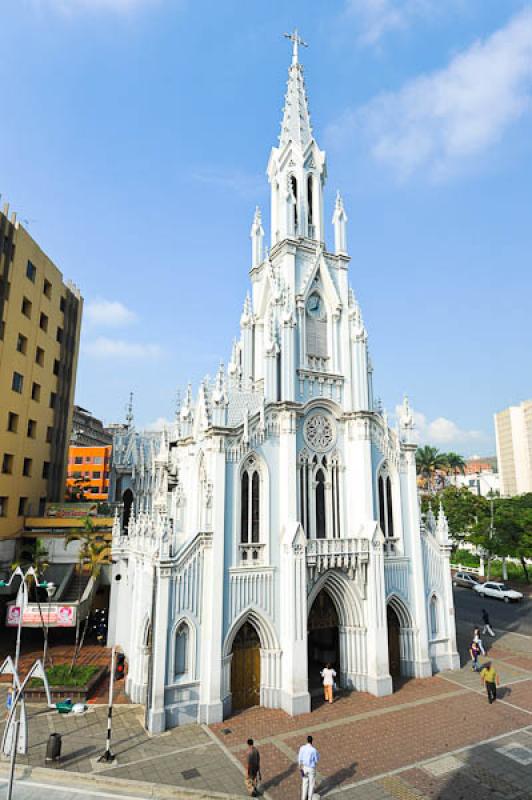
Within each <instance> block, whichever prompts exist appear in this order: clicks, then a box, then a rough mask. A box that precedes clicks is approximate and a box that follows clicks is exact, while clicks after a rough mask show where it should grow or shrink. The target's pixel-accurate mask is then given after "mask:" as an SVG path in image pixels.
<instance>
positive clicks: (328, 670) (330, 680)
mask: <svg viewBox="0 0 532 800" xmlns="http://www.w3.org/2000/svg"><path fill="white" fill-rule="evenodd" d="M320 674H321V677H322V679H323V695H324V697H325V702H326V703H327V701H328V702H329V703H332V702H333V688H334V679H335V678H336V671H335V670H334V669H333V668H332V667H331V665H330V664H326V665H325V667H324V669H322V671H321V673H320Z"/></svg>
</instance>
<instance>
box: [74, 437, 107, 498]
mask: <svg viewBox="0 0 532 800" xmlns="http://www.w3.org/2000/svg"><path fill="white" fill-rule="evenodd" d="M112 449H113V448H112V447H111V446H110V445H105V446H103V447H77V446H75V445H71V446H70V448H69V451H68V468H67V492H68V490H70V491H72V490H76V489H79V490H81V491H82V492H83V494H84V496H85V499H86V500H102V501H106V500H107V498H108V496H109V473H110V470H111V452H112Z"/></svg>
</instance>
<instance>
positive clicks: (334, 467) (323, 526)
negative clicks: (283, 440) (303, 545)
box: [298, 450, 341, 539]
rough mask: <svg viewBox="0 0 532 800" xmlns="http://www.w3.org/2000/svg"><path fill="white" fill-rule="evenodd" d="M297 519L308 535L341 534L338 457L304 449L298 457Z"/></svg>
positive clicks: (321, 537) (330, 536)
mask: <svg viewBox="0 0 532 800" xmlns="http://www.w3.org/2000/svg"><path fill="white" fill-rule="evenodd" d="M298 469H299V483H298V488H299V521H300V523H301V526H302V527H303V530H304V531H305V534H306V537H307V539H336V538H339V537H340V507H341V503H340V483H341V482H340V472H341V468H340V460H339V457H338V454H337V453H333V454H332V456H330V457H329V458H327V456H325V455H322V456H318V455H314V456H313V455H311V454H310V453H309V452H308V451H307V450H303V452H302V453H300V455H299V457H298Z"/></svg>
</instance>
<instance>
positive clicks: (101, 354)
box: [83, 336, 162, 361]
mask: <svg viewBox="0 0 532 800" xmlns="http://www.w3.org/2000/svg"><path fill="white" fill-rule="evenodd" d="M83 351H84V352H85V353H86V355H88V356H92V357H93V358H112V359H119V360H139V361H140V360H145V359H150V358H159V357H160V356H161V355H162V350H161V348H160V347H159V345H157V344H143V343H141V342H126V341H124V340H122V339H107V338H106V337H105V336H99V337H98V338H97V339H94V340H93V341H90V342H87V343H86V344H84V345H83Z"/></svg>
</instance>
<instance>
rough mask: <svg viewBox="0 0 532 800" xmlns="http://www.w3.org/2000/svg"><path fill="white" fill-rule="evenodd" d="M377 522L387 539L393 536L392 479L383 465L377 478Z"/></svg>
mask: <svg viewBox="0 0 532 800" xmlns="http://www.w3.org/2000/svg"><path fill="white" fill-rule="evenodd" d="M378 495H379V524H380V526H381V530H382V532H383V534H384V535H385V536H386V538H388V539H393V538H394V524H393V491H392V481H391V478H390V476H389V474H388V470H387V467H386V466H384V467H383V468H382V470H381V472H380V474H379V478H378Z"/></svg>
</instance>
